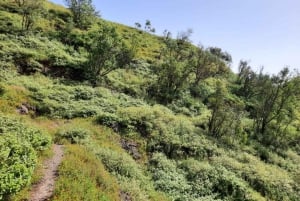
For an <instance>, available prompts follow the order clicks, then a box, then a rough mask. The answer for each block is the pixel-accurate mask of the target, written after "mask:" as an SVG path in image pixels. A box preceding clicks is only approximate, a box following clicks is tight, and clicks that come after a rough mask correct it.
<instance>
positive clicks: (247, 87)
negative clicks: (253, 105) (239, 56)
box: [237, 61, 257, 100]
mask: <svg viewBox="0 0 300 201" xmlns="http://www.w3.org/2000/svg"><path fill="white" fill-rule="evenodd" d="M256 79H257V75H256V73H255V72H254V71H253V70H252V69H251V66H249V64H248V62H247V61H240V64H239V71H238V80H237V84H238V85H240V89H239V90H238V92H237V93H238V95H241V96H242V97H244V98H245V99H246V100H249V99H251V98H252V97H253V96H254V95H255V92H254V88H255V82H256Z"/></svg>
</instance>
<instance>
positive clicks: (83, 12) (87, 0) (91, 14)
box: [65, 0, 99, 29]
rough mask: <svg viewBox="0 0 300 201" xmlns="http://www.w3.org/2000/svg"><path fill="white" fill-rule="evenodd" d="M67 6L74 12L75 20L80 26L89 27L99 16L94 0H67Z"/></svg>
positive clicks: (82, 27)
mask: <svg viewBox="0 0 300 201" xmlns="http://www.w3.org/2000/svg"><path fill="white" fill-rule="evenodd" d="M65 2H66V4H67V6H68V7H69V9H70V10H71V11H72V13H73V21H74V23H75V25H76V26H77V27H78V28H81V29H86V28H88V27H89V26H90V25H91V24H92V22H93V20H94V18H95V17H96V16H99V12H97V11H96V10H95V7H94V6H93V4H92V0H65Z"/></svg>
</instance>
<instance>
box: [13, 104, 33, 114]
mask: <svg viewBox="0 0 300 201" xmlns="http://www.w3.org/2000/svg"><path fill="white" fill-rule="evenodd" d="M29 111H36V108H35V107H34V106H32V105H30V104H29V103H22V105H21V106H20V107H18V109H17V112H19V113H20V114H28V113H29Z"/></svg>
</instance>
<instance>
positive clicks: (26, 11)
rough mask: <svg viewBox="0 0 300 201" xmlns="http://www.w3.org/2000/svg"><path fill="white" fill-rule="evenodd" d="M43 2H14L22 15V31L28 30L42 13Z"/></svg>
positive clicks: (36, 0)
mask: <svg viewBox="0 0 300 201" xmlns="http://www.w3.org/2000/svg"><path fill="white" fill-rule="evenodd" d="M44 2H45V1H44V0H15V3H16V4H17V5H18V6H19V7H20V10H21V14H22V30H26V31H28V30H30V29H31V28H32V26H33V24H34V23H35V20H36V18H37V16H38V15H39V14H40V13H41V12H42V9H43V3H44Z"/></svg>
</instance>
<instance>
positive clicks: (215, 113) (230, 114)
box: [208, 80, 244, 137]
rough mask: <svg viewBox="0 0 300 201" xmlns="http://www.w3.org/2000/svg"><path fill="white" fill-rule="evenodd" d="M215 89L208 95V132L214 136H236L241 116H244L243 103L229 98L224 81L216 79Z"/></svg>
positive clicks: (239, 128)
mask: <svg viewBox="0 0 300 201" xmlns="http://www.w3.org/2000/svg"><path fill="white" fill-rule="evenodd" d="M216 84H217V85H216V91H215V93H213V94H212V95H211V96H210V97H209V100H208V102H209V104H208V106H209V108H210V109H211V116H210V118H209V122H208V131H209V134H210V135H212V136H214V137H221V136H223V135H231V136H236V135H237V134H239V132H240V130H241V129H242V127H241V118H242V117H243V116H244V113H243V112H242V110H243V107H244V106H243V104H242V103H240V102H238V101H234V100H233V99H232V98H229V97H228V96H229V92H228V91H227V88H226V86H225V85H224V83H222V82H221V81H219V80H218V82H217V83H216Z"/></svg>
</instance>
